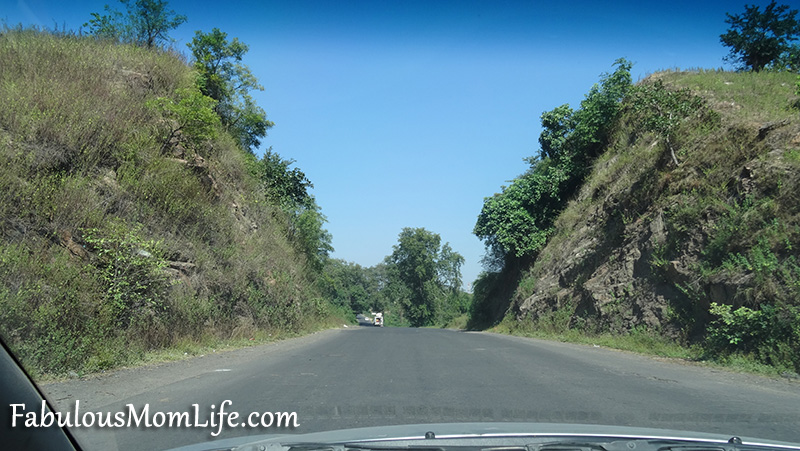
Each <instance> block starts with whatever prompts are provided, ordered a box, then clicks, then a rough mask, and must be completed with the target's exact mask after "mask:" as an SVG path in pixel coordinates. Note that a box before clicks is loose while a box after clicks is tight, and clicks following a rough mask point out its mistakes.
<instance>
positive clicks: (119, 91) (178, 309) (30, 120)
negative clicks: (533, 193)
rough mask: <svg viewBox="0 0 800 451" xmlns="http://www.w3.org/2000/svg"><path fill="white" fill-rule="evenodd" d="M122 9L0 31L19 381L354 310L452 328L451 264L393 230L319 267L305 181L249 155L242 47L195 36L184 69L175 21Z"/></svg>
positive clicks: (323, 257)
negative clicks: (385, 249)
mask: <svg viewBox="0 0 800 451" xmlns="http://www.w3.org/2000/svg"><path fill="white" fill-rule="evenodd" d="M121 6H122V7H123V10H122V11H120V10H117V9H115V8H111V7H108V6H107V7H106V8H105V10H104V11H103V12H102V13H92V14H91V18H90V20H89V22H87V23H86V24H84V33H83V34H78V33H75V32H72V31H67V30H61V31H59V30H40V29H31V28H28V29H26V28H23V27H21V26H19V27H7V26H6V27H4V28H3V29H2V30H0V60H2V61H3V64H2V65H0V100H1V101H2V103H3V105H4V107H3V109H2V111H0V154H2V157H3V158H2V160H3V164H2V165H0V332H1V333H2V335H3V337H4V339H5V341H6V342H7V343H8V344H9V345H10V346H11V348H12V349H13V350H14V351H15V353H16V354H17V355H19V356H21V357H22V362H23V364H24V365H25V366H26V367H27V368H28V370H29V371H31V372H32V373H34V374H36V375H37V376H44V377H61V376H64V375H66V374H84V373H89V372H95V371H100V370H106V369H110V368H115V367H119V366H123V365H130V364H135V363H136V362H147V361H150V360H152V359H163V358H167V359H170V358H174V357H175V356H178V357H180V356H182V355H191V354H194V353H199V352H206V350H209V349H211V350H213V349H219V348H224V347H226V346H230V345H242V344H252V343H260V342H264V341H270V340H274V339H278V338H281V337H288V336H294V335H296V334H298V333H304V332H308V331H312V330H317V329H320V328H326V327H341V326H342V324H354V323H355V314H356V313H369V312H370V311H384V310H385V311H386V313H387V314H386V324H387V325H395V326H409V325H413V326H425V325H428V326H429V325H433V324H445V323H448V322H449V321H451V320H452V319H453V318H455V317H457V316H458V315H461V316H462V318H463V317H464V315H465V314H466V311H467V306H468V304H469V297H468V295H467V294H466V293H463V292H462V290H461V274H460V265H461V264H463V261H464V260H463V258H462V257H461V256H460V255H459V254H458V253H456V252H455V251H454V250H453V249H452V248H450V246H449V245H447V244H445V245H443V246H440V245H439V241H440V238H439V236H438V235H436V234H434V233H432V232H428V231H426V230H424V229H414V230H412V229H405V230H404V232H403V234H401V239H400V243H399V244H398V246H397V247H396V248H395V253H394V254H392V255H393V256H392V258H388V257H387V261H386V262H385V263H382V264H380V265H378V266H376V267H374V268H362V267H360V266H358V265H355V264H351V263H347V262H343V261H339V260H334V259H331V258H330V257H329V253H330V252H331V251H332V250H333V248H332V246H331V239H332V237H331V235H330V233H328V231H327V230H325V228H324V224H325V222H326V218H325V216H324V215H323V214H322V209H321V208H320V206H319V205H318V204H317V203H316V200H315V198H314V196H313V194H312V192H311V190H312V189H313V184H312V182H311V181H310V180H309V179H308V178H307V177H306V175H305V173H303V171H302V170H301V169H300V168H297V167H295V166H294V161H293V160H291V159H287V158H284V157H282V156H281V155H280V154H279V153H278V152H277V151H275V150H274V149H272V148H269V149H266V150H263V151H259V146H260V144H261V140H262V139H263V138H264V137H265V136H266V134H267V131H268V130H269V129H270V128H271V127H273V125H274V124H273V123H272V122H271V121H270V120H268V119H267V115H266V112H265V111H264V110H263V109H262V108H260V107H259V106H258V105H256V103H255V102H254V100H253V98H252V96H251V93H252V92H253V91H256V90H262V89H263V87H262V86H261V85H260V84H259V82H258V80H257V79H256V77H255V76H254V75H253V74H252V73H251V72H250V70H249V68H248V67H247V65H246V64H245V63H244V61H245V59H246V54H247V51H248V46H247V45H246V44H245V43H243V42H241V41H239V40H238V39H237V38H235V37H229V36H228V34H227V33H226V32H224V31H221V30H219V29H217V28H214V29H212V30H211V31H208V32H205V31H197V32H196V33H195V36H194V38H193V39H192V41H191V42H190V43H189V44H188V50H189V56H188V58H187V57H186V56H184V55H183V54H182V53H180V52H178V51H176V50H175V49H173V48H172V47H171V45H172V44H173V41H172V39H171V38H170V37H169V32H170V31H171V30H174V29H175V28H177V27H178V26H180V25H181V24H183V23H184V22H185V21H186V17H185V16H183V15H181V14H178V13H176V12H175V11H172V10H171V9H169V7H168V5H167V2H165V1H162V0H124V1H122V2H121ZM86 31H88V34H86V33H85V32H86ZM257 152H259V153H262V154H261V155H260V156H259V155H257ZM420 246H421V247H420ZM421 268H424V271H423V272H422V273H419V271H417V270H418V269H421Z"/></svg>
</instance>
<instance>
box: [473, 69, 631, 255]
mask: <svg viewBox="0 0 800 451" xmlns="http://www.w3.org/2000/svg"><path fill="white" fill-rule="evenodd" d="M614 65H615V66H616V69H615V70H614V71H613V72H612V73H610V74H603V75H601V77H600V83H599V84H595V85H594V86H592V88H591V89H590V90H589V93H587V94H586V96H585V98H584V99H583V101H581V107H580V108H579V109H578V110H572V108H570V107H569V105H561V106H559V107H557V108H555V109H553V110H552V111H548V112H545V113H543V114H542V116H541V120H542V127H543V131H542V133H541V135H540V137H539V144H540V145H541V150H540V153H539V155H538V157H530V158H526V161H527V162H528V163H529V164H530V165H531V166H530V169H528V171H527V172H525V174H523V175H521V176H519V177H517V178H516V179H514V180H513V181H512V182H511V185H510V186H508V187H503V188H502V191H501V192H500V193H498V194H495V195H494V196H492V197H487V198H485V199H484V202H483V208H482V209H481V213H480V214H479V215H478V220H477V223H476V224H475V228H474V230H473V232H474V233H475V235H476V236H478V238H480V239H481V240H483V241H484V243H485V244H486V246H487V249H488V251H487V253H488V255H490V256H491V258H489V259H487V260H489V261H490V262H491V263H492V265H493V266H501V265H498V264H497V263H498V262H500V261H502V265H505V264H507V263H508V261H507V260H509V259H531V258H533V257H534V256H535V255H536V254H537V253H538V252H539V250H540V249H541V248H542V247H543V246H544V244H545V243H546V242H547V238H548V237H549V236H550V234H551V233H552V230H553V223H554V222H555V219H556V218H557V217H558V214H559V213H560V212H561V210H563V208H564V207H565V206H566V204H567V201H568V200H569V199H570V198H571V197H572V196H573V195H574V193H575V192H577V190H578V188H579V187H580V186H581V184H582V183H583V179H584V178H585V177H586V175H587V174H588V172H589V170H590V169H591V167H592V162H593V161H594V159H595V158H596V157H597V156H598V155H600V153H601V152H602V149H604V147H605V145H606V144H607V143H608V140H609V136H610V135H611V131H612V129H613V126H614V124H615V123H616V119H617V117H618V116H619V113H620V111H621V102H622V99H623V98H624V97H625V96H626V95H627V93H628V91H629V90H630V88H631V86H632V80H631V74H630V70H631V67H632V64H631V63H630V62H629V61H627V60H625V59H618V60H617V61H615V62H614Z"/></svg>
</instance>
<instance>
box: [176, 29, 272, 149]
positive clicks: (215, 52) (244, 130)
mask: <svg viewBox="0 0 800 451" xmlns="http://www.w3.org/2000/svg"><path fill="white" fill-rule="evenodd" d="M187 45H188V47H189V48H190V49H191V51H192V57H193V58H194V67H195V69H196V70H197V72H198V74H199V76H198V81H197V84H198V86H199V88H200V91H201V92H202V93H203V94H205V95H207V96H208V97H211V98H212V99H214V100H216V101H217V102H218V103H217V106H216V111H217V114H219V117H220V119H221V120H222V124H223V125H224V126H225V127H226V128H227V129H228V131H229V132H230V133H231V135H233V137H234V138H236V139H237V140H238V141H239V144H240V145H241V147H242V148H243V149H247V150H250V151H251V152H252V149H253V148H255V147H258V145H259V144H261V142H260V138H263V137H264V136H267V130H268V129H269V128H271V127H272V126H273V125H274V124H273V123H272V122H271V121H269V120H267V114H266V113H265V112H264V110H263V109H261V108H260V107H259V106H258V105H256V104H255V102H254V101H253V98H252V97H251V96H250V91H252V90H257V91H263V90H264V87H263V86H261V85H260V84H258V80H257V79H256V77H255V76H254V75H253V73H252V72H250V68H248V67H247V66H246V65H244V64H242V58H243V57H244V54H245V53H247V51H248V47H247V45H246V44H244V43H242V42H241V41H239V39H238V38H233V40H231V41H228V34H227V33H225V32H222V31H220V30H219V28H214V29H213V30H211V32H210V33H203V32H201V31H197V32H195V36H194V38H192V42H191V43H189V44H187Z"/></svg>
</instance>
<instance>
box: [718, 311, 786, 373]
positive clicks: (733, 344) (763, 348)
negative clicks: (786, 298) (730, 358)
mask: <svg viewBox="0 0 800 451" xmlns="http://www.w3.org/2000/svg"><path fill="white" fill-rule="evenodd" d="M709 312H710V313H711V314H712V315H713V316H715V317H716V319H715V320H714V321H712V322H711V324H709V326H708V330H707V336H706V349H707V350H708V351H710V352H712V353H715V354H722V355H730V354H732V353H744V354H750V355H753V356H754V357H755V358H756V360H758V361H759V362H760V363H763V364H766V365H772V366H775V367H777V368H783V369H789V370H791V371H800V309H798V308H797V307H796V306H778V307H776V306H773V305H770V304H762V305H761V307H760V308H759V309H758V310H754V309H751V308H748V307H739V308H737V309H735V310H734V309H733V306H731V305H727V304H717V303H716V302H712V303H711V307H710V308H709Z"/></svg>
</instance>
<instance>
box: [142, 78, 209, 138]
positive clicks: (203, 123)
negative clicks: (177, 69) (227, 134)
mask: <svg viewBox="0 0 800 451" xmlns="http://www.w3.org/2000/svg"><path fill="white" fill-rule="evenodd" d="M176 94H177V97H178V100H177V101H176V100H175V99H173V98H170V97H158V98H156V99H154V100H150V101H148V102H147V104H148V106H150V107H151V108H154V109H155V110H156V111H158V112H159V113H160V114H161V115H162V117H163V118H164V120H163V123H164V126H165V128H166V129H167V133H165V135H166V137H165V139H164V144H163V146H162V150H164V149H166V148H167V146H169V144H170V142H172V140H173V139H175V138H180V139H181V140H182V141H183V142H184V143H187V144H190V145H191V146H193V147H197V146H198V145H199V144H200V143H202V142H204V141H206V140H210V139H214V138H216V136H217V127H219V117H218V116H217V115H216V114H214V109H213V108H214V105H215V104H216V102H215V101H214V99H212V98H210V97H206V96H204V95H203V94H201V93H200V91H198V90H197V88H196V87H194V86H193V87H191V88H183V89H179V90H177V91H176Z"/></svg>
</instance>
